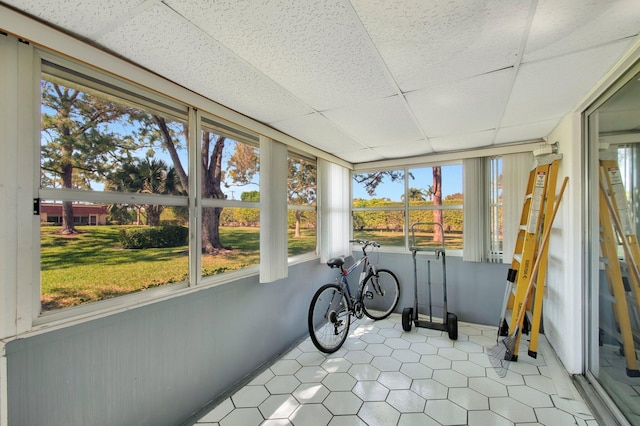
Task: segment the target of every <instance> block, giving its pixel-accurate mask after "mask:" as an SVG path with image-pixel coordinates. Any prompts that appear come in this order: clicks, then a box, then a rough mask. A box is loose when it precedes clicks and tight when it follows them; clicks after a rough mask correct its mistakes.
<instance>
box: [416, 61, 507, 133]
mask: <svg viewBox="0 0 640 426" xmlns="http://www.w3.org/2000/svg"><path fill="white" fill-rule="evenodd" d="M512 78H513V70H503V71H498V72H495V73H490V74H485V75H481V76H478V77H473V78H469V79H466V80H460V81H456V82H453V83H448V84H441V85H438V86H434V87H431V88H429V89H425V90H419V91H416V92H411V93H408V94H407V95H406V98H407V102H408V103H409V105H410V106H411V108H412V109H413V111H414V112H415V114H416V117H417V119H418V121H419V122H420V124H421V125H422V127H423V128H424V129H425V132H426V133H427V136H428V137H430V138H431V137H439V136H450V135H453V134H460V133H472V132H477V131H481V130H489V129H494V128H495V127H497V125H498V124H499V123H500V119H501V117H502V112H503V111H504V108H505V105H506V103H507V100H508V98H509V89H510V86H511V80H512Z"/></svg>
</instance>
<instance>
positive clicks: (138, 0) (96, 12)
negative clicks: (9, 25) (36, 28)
mask: <svg viewBox="0 0 640 426" xmlns="http://www.w3.org/2000/svg"><path fill="white" fill-rule="evenodd" d="M2 2H3V3H6V4H8V5H11V6H15V7H17V8H19V9H21V10H24V11H25V12H27V13H29V14H31V15H33V16H37V17H39V18H41V19H44V20H45V21H47V22H51V23H52V24H54V25H57V26H59V27H62V28H65V29H66V30H67V31H69V32H72V33H74V34H78V35H81V36H83V37H90V36H91V35H92V34H95V33H96V32H99V31H100V30H101V29H103V28H105V27H108V26H110V25H111V24H113V23H114V22H117V21H118V20H119V19H121V18H122V17H123V16H126V15H127V14H128V13H129V12H130V11H132V10H136V8H137V7H138V6H140V5H141V4H143V3H145V0H110V1H103V0H57V1H55V2H52V1H51V0H29V1H25V0H2Z"/></svg>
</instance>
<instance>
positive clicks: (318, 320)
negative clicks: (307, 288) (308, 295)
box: [309, 284, 351, 354]
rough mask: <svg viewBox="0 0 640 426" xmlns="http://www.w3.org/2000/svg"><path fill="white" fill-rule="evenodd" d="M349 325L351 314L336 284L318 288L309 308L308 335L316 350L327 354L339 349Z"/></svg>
mask: <svg viewBox="0 0 640 426" xmlns="http://www.w3.org/2000/svg"><path fill="white" fill-rule="evenodd" d="M350 323H351V313H350V312H349V305H348V302H347V297H346V295H345V294H344V293H343V291H342V289H341V288H340V287H339V286H338V285H336V284H325V285H323V286H322V287H320V288H319V289H318V291H317V292H316V294H315V295H314V296H313V299H311V306H310V307H309V335H310V336H311V341H313V344H314V345H315V346H316V348H318V349H319V350H320V351H322V352H324V353H328V354H330V353H333V352H335V351H337V350H338V349H340V347H341V346H342V344H343V343H344V341H345V340H346V338H347V335H348V334H349V325H350Z"/></svg>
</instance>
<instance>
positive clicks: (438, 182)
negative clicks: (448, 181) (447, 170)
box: [432, 167, 443, 243]
mask: <svg viewBox="0 0 640 426" xmlns="http://www.w3.org/2000/svg"><path fill="white" fill-rule="evenodd" d="M432 170H433V205H434V206H441V205H442V169H441V168H440V167H433V169H432ZM433 221H434V222H436V223H439V224H442V210H439V209H438V210H434V211H433ZM442 238H443V237H442V228H440V227H439V226H437V225H436V226H434V227H433V241H436V242H439V243H441V242H442Z"/></svg>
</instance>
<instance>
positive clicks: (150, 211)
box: [145, 205, 162, 226]
mask: <svg viewBox="0 0 640 426" xmlns="http://www.w3.org/2000/svg"><path fill="white" fill-rule="evenodd" d="M145 211H146V212H147V225H149V226H158V225H160V213H162V206H154V205H147V207H146V208H145Z"/></svg>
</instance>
